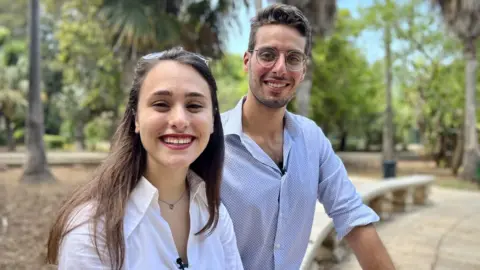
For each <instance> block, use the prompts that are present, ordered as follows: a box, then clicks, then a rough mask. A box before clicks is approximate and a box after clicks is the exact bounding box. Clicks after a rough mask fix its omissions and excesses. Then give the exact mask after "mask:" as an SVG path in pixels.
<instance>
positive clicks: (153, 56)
mask: <svg viewBox="0 0 480 270" xmlns="http://www.w3.org/2000/svg"><path fill="white" fill-rule="evenodd" d="M179 49H180V50H182V51H183V52H185V53H187V54H189V55H192V56H195V57H197V58H198V59H200V60H202V61H203V62H205V65H207V66H208V64H209V63H210V61H211V59H210V58H207V57H204V56H203V55H200V54H198V53H193V52H189V51H185V50H183V48H179ZM166 52H167V51H161V52H154V53H150V54H147V55H144V56H142V59H144V60H152V59H158V58H160V57H162V56H163V55H164V54H165V53H166Z"/></svg>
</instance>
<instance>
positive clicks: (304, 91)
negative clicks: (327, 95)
mask: <svg viewBox="0 0 480 270" xmlns="http://www.w3.org/2000/svg"><path fill="white" fill-rule="evenodd" d="M312 79H313V61H312V60H310V59H309V60H308V61H307V71H306V73H305V78H304V79H303V81H302V82H301V83H300V84H299V85H298V87H297V94H296V98H295V101H296V103H297V104H296V106H297V113H298V114H300V115H303V116H305V117H309V115H310V93H311V90H312Z"/></svg>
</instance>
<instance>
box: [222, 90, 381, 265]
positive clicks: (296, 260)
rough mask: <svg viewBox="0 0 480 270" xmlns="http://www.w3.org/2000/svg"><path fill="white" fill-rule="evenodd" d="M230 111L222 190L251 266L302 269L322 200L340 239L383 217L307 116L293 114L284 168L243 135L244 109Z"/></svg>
mask: <svg viewBox="0 0 480 270" xmlns="http://www.w3.org/2000/svg"><path fill="white" fill-rule="evenodd" d="M243 101H244V98H242V100H240V101H239V102H238V104H237V105H236V107H235V108H234V109H232V110H230V111H227V112H225V113H223V114H222V123H223V128H224V134H225V167H224V174H223V183H222V188H221V197H222V202H223V203H224V205H225V206H226V208H227V210H228V212H229V214H230V216H231V218H232V221H233V225H234V229H235V233H236V237H237V245H238V248H239V251H240V256H241V258H242V262H243V264H244V268H245V269H251V270H259V269H279V270H288V269H295V270H298V269H299V268H300V265H301V262H302V260H303V257H304V256H305V252H306V248H307V245H308V241H309V237H310V232H311V229H312V222H313V216H314V212H315V204H316V200H317V199H318V200H319V201H320V203H322V204H323V206H324V208H325V211H326V213H327V214H328V215H329V216H330V217H331V218H332V219H333V222H334V225H335V229H336V231H337V233H338V237H339V238H343V237H344V236H345V235H346V234H347V233H348V232H349V231H350V230H351V229H352V228H353V227H355V226H358V225H366V224H369V223H372V222H376V221H378V220H379V217H378V215H377V214H376V213H375V212H374V211H373V210H372V209H370V208H369V207H368V206H366V205H365V204H364V203H363V202H362V199H361V197H360V196H359V194H358V193H357V191H356V189H355V187H354V185H353V184H352V183H351V181H350V180H349V178H348V175H347V172H346V170H345V167H344V165H343V163H342V161H341V160H340V158H339V157H338V156H337V155H336V154H335V153H334V151H333V149H332V146H331V144H330V141H329V140H328V139H327V138H326V136H325V135H324V134H323V132H322V130H321V129H320V128H319V127H318V126H317V125H316V124H315V122H313V121H311V120H309V119H308V118H306V117H303V116H299V115H295V114H292V113H290V112H287V113H286V115H285V128H284V138H283V139H284V142H283V160H284V162H283V164H284V168H283V170H281V169H280V168H279V167H278V166H277V165H276V164H275V162H274V161H273V160H272V159H271V158H270V157H269V156H268V155H267V154H266V153H265V152H264V151H263V150H262V149H261V148H260V147H259V146H258V145H257V144H256V143H255V142H254V141H253V140H252V139H250V138H249V137H248V136H247V135H246V134H244V133H243V132H242V107H243V106H242V105H243Z"/></svg>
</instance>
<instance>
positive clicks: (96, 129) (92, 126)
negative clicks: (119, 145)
mask: <svg viewBox="0 0 480 270" xmlns="http://www.w3.org/2000/svg"><path fill="white" fill-rule="evenodd" d="M111 122H112V116H111V114H108V113H104V114H102V115H100V116H98V117H96V118H94V119H92V120H91V121H90V122H88V124H87V125H86V126H85V129H84V132H85V136H86V140H87V148H88V150H90V151H95V150H97V145H98V144H99V143H100V142H103V141H109V139H110V138H109V136H110V129H109V127H110V125H111Z"/></svg>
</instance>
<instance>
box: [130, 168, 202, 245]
mask: <svg viewBox="0 0 480 270" xmlns="http://www.w3.org/2000/svg"><path fill="white" fill-rule="evenodd" d="M187 181H188V185H189V187H190V200H191V201H192V202H193V201H197V199H198V201H199V202H201V203H204V204H205V205H208V204H207V195H206V193H205V181H203V179H202V178H201V177H200V176H198V175H197V174H196V173H195V172H193V171H192V170H188V173H187ZM157 201H158V189H157V188H156V187H155V186H153V185H152V184H151V183H150V181H148V180H147V178H145V177H144V176H142V178H140V181H139V182H138V184H137V186H136V187H135V188H134V189H133V191H132V193H131V194H130V198H129V200H128V204H127V209H126V213H125V215H126V218H125V224H124V225H125V228H124V230H125V231H124V233H125V236H126V237H128V236H129V235H130V233H131V232H132V231H133V229H134V228H135V226H136V224H138V223H139V222H140V220H141V218H142V217H143V216H144V215H145V213H146V212H147V210H148V208H149V207H150V205H151V204H152V202H157Z"/></svg>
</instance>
